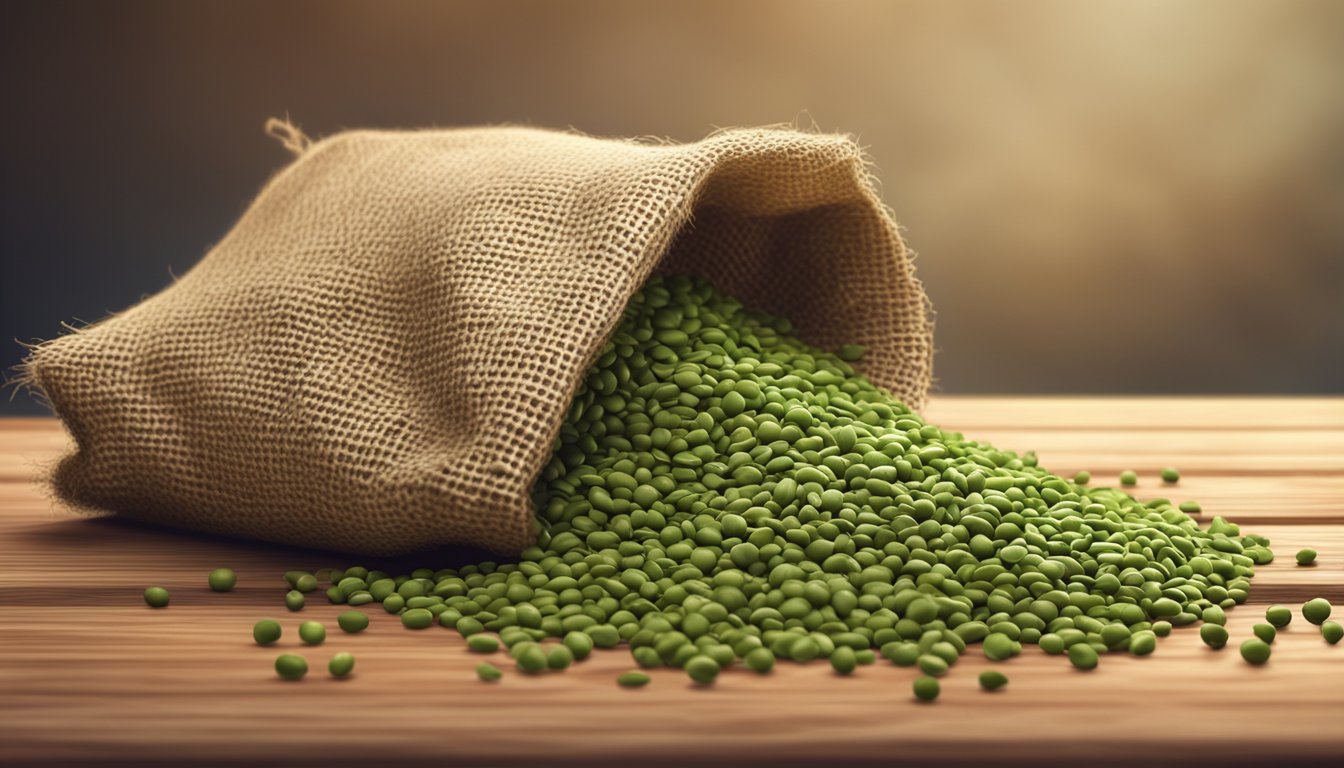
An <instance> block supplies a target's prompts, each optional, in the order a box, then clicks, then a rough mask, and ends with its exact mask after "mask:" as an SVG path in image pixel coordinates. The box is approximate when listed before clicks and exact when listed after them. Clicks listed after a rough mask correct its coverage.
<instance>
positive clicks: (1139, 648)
mask: <svg viewBox="0 0 1344 768" xmlns="http://www.w3.org/2000/svg"><path fill="white" fill-rule="evenodd" d="M1156 649H1157V635H1156V634H1154V633H1153V632H1152V630H1148V631H1140V632H1135V633H1134V635H1133V636H1132V637H1130V639H1129V652H1130V653H1132V654H1134V655H1135V656H1147V655H1149V654H1151V653H1152V652H1153V651H1154V650H1156Z"/></svg>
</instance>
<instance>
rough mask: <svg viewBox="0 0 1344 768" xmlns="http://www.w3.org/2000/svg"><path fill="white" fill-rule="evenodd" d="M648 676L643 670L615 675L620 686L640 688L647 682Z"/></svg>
mask: <svg viewBox="0 0 1344 768" xmlns="http://www.w3.org/2000/svg"><path fill="white" fill-rule="evenodd" d="M649 679H650V678H649V676H648V675H646V674H644V673H643V672H622V673H621V674H620V675H617V677H616V684H617V685H619V686H621V687H622V688H641V687H643V686H646V685H648V684H649Z"/></svg>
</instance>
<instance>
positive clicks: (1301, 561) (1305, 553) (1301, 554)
mask: <svg viewBox="0 0 1344 768" xmlns="http://www.w3.org/2000/svg"><path fill="white" fill-rule="evenodd" d="M1297 564H1298V565H1315V564H1316V550H1314V549H1300V550H1298V552H1297Z"/></svg>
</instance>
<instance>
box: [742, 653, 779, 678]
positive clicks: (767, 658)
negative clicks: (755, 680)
mask: <svg viewBox="0 0 1344 768" xmlns="http://www.w3.org/2000/svg"><path fill="white" fill-rule="evenodd" d="M742 661H743V662H745V663H746V665H747V668H748V669H750V670H752V671H753V672H756V673H758V674H762V675H764V674H766V673H768V672H769V671H770V670H772V669H774V668H775V654H773V653H771V652H770V649H769V648H753V649H752V650H750V651H748V652H747V655H746V656H744V657H742Z"/></svg>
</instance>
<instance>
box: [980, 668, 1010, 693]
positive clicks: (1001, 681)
mask: <svg viewBox="0 0 1344 768" xmlns="http://www.w3.org/2000/svg"><path fill="white" fill-rule="evenodd" d="M1007 684H1008V676H1007V675H1005V674H1003V673H1002V672H1000V671H998V670H997V669H987V670H985V671H984V672H981V673H980V687H981V688H984V689H985V690H986V691H997V690H999V689H1000V688H1002V687H1003V686H1005V685H1007Z"/></svg>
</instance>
